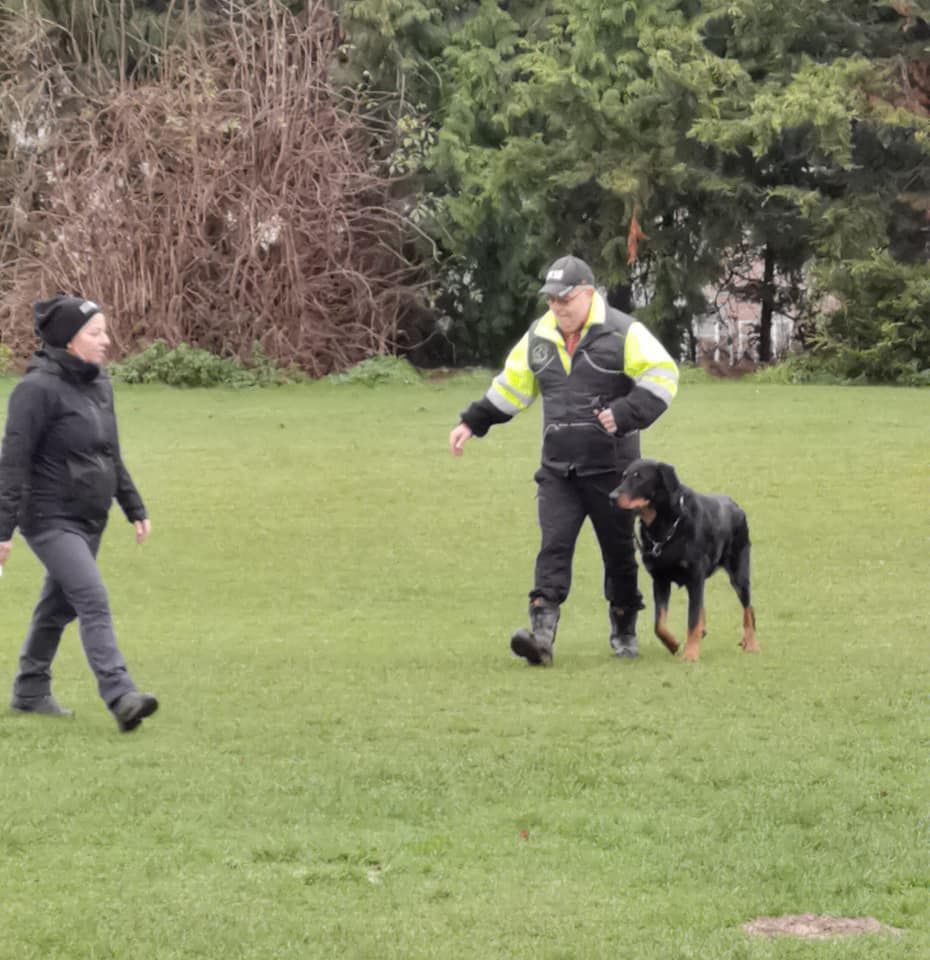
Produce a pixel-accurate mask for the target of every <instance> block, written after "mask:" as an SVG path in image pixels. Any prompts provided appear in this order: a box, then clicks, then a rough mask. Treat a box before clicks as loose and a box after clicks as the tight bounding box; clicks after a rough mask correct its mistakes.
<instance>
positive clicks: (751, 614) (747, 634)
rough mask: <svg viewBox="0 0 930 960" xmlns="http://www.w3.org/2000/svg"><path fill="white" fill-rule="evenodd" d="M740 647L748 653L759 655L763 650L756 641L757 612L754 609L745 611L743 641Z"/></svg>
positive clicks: (750, 608)
mask: <svg viewBox="0 0 930 960" xmlns="http://www.w3.org/2000/svg"><path fill="white" fill-rule="evenodd" d="M739 645H740V646H741V647H742V648H743V650H744V651H745V652H746V653H758V652H759V651H760V650H761V647H760V646H759V641H758V640H757V639H756V612H755V611H754V610H753V609H752V607H746V608H745V609H744V610H743V639H742V640H740V644H739Z"/></svg>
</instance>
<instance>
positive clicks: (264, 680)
mask: <svg viewBox="0 0 930 960" xmlns="http://www.w3.org/2000/svg"><path fill="white" fill-rule="evenodd" d="M11 386H12V384H11V383H10V382H6V383H5V384H4V385H3V386H2V388H0V400H2V402H3V403H4V404H5V399H6V396H7V395H8V393H9V389H10V388H11ZM485 386H486V380H485V377H484V376H481V377H477V376H474V377H472V376H467V375H466V376H461V377H457V378H455V379H453V380H450V381H446V382H443V383H436V384H431V385H426V384H424V385H419V386H391V387H383V388H377V389H369V388H366V387H364V386H347V385H342V386H337V385H333V384H326V383H317V384H312V385H299V386H292V387H285V388H280V389H272V390H266V391H253V392H233V391H225V390H215V391H190V392H182V391H172V390H170V389H167V388H159V387H135V388H128V387H122V388H120V389H119V391H118V405H119V409H120V415H121V430H122V435H123V447H124V453H125V456H126V459H127V462H128V464H129V465H130V468H131V470H132V472H133V474H134V476H135V479H136V481H137V483H138V485H139V487H140V489H141V491H142V493H143V496H144V497H145V498H146V500H147V503H148V505H149V509H150V511H151V515H152V519H153V527H154V529H153V535H152V539H151V541H150V542H149V543H148V544H146V545H145V546H144V547H142V548H139V547H136V546H135V544H134V543H133V540H132V536H131V528H130V527H129V525H128V524H126V523H125V521H124V520H123V518H122V516H121V514H119V512H118V511H114V514H113V516H112V522H111V527H110V530H109V532H108V534H107V538H106V540H105V541H104V549H103V553H102V557H101V562H102V566H103V569H104V574H105V578H106V580H107V583H108V586H109V590H110V595H111V599H112V602H113V606H114V611H115V615H116V620H117V629H118V632H119V636H120V641H121V646H122V647H123V650H124V652H125V654H126V657H127V660H128V661H129V664H130V667H131V669H132V671H133V673H134V675H135V678H136V680H137V681H138V682H139V684H140V685H141V686H142V687H143V688H144V689H152V690H153V691H155V692H156V693H157V694H158V695H159V697H160V699H161V701H162V710H161V711H160V712H159V713H158V714H157V715H156V716H155V717H153V718H152V719H151V720H149V721H146V722H145V724H144V726H143V728H142V730H140V731H139V732H138V733H137V734H133V735H128V736H125V735H119V734H118V733H117V732H116V727H115V725H114V724H113V722H112V720H111V718H110V717H109V715H108V714H107V713H106V712H105V710H104V709H103V707H102V705H101V704H100V703H99V701H98V700H97V699H96V693H95V684H94V682H93V678H92V676H91V674H90V672H89V670H88V668H87V666H86V664H85V662H84V659H83V654H82V652H81V648H80V643H79V640H78V636H77V631H76V629H75V628H74V627H72V628H69V631H68V634H67V635H66V638H65V642H64V644H63V648H62V653H61V655H60V658H59V661H58V663H57V670H56V677H55V690H56V693H57V695H58V696H59V698H60V699H61V700H62V702H64V703H66V704H67V705H69V706H71V707H73V708H74V709H75V710H76V711H77V717H76V719H75V720H73V721H58V720H48V719H43V718H35V717H23V716H15V715H12V714H9V713H6V712H3V711H0V958H2V960H33V958H34V960H39V958H41V960H91V958H93V960H104V958H113V960H125V958H136V957H139V958H143V957H144V958H146V960H182V958H183V960H189V958H209V960H240V958H242V960H244V958H250V960H252V958H254V960H298V958H299V960H304V958H378V960H382V958H405V960H406V958H411V960H413V958H426V957H439V958H443V960H450V958H479V960H491V958H545V960H556V958H584V960H588V958H592V960H593V958H619V960H678V958H695V960H724V958H733V960H738V958H746V960H757V958H759V960H761V958H813V957H817V958H820V957H831V958H834V957H836V958H843V960H852V958H855V960H859V958H876V960H878V958H880V960H886V958H889V960H893V958H926V957H928V956H930V897H928V884H930V867H928V860H930V857H928V851H930V819H928V815H930V799H928V778H927V773H928V742H930V723H928V680H930V656H928V642H927V641H928V627H930V604H928V590H927V583H928V573H930V564H928V545H930V514H928V509H927V507H928V492H930V483H928V481H930V469H928V443H927V441H928V427H930V393H928V392H926V391H923V392H920V391H906V390H896V389H881V388H832V387H781V386H762V385H756V384H753V383H750V382H742V383H708V384H696V385H686V386H684V387H683V388H682V390H681V393H680V395H679V398H678V400H677V401H676V403H675V405H674V407H673V408H672V410H671V411H670V412H669V413H668V414H667V415H666V417H664V418H663V420H662V421H660V422H659V423H658V424H657V425H656V426H655V427H654V428H653V429H652V430H650V431H649V432H648V433H647V434H646V435H645V437H644V452H645V453H646V454H647V455H650V456H655V457H658V458H659V459H665V460H670V461H672V462H674V463H675V464H676V465H677V467H678V471H679V475H680V477H681V478H682V480H683V481H684V482H685V483H687V484H689V485H690V486H692V487H694V488H696V489H698V490H701V491H704V492H711V491H715V492H726V493H729V494H730V495H732V496H733V497H734V498H735V499H737V500H738V501H739V502H740V503H741V504H742V505H743V506H744V507H745V509H746V510H747V512H748V515H749V519H750V528H751V531H752V538H753V551H754V553H753V565H754V567H753V573H754V601H755V607H756V611H757V615H758V624H759V639H760V642H761V644H762V647H763V652H762V653H761V655H758V656H749V655H745V654H743V653H742V652H741V651H740V650H739V648H738V646H737V643H738V641H739V638H740V609H739V604H738V602H737V600H736V597H735V595H734V594H733V593H732V591H731V589H730V586H729V584H728V583H727V581H726V578H725V576H724V575H722V574H721V575H718V576H717V577H715V578H714V580H713V581H711V583H710V585H709V589H708V598H707V615H708V635H707V638H706V640H705V641H704V644H703V646H702V656H701V661H700V662H699V663H698V664H696V665H687V664H684V663H682V662H680V661H679V660H675V659H673V658H671V657H670V656H669V655H668V654H667V653H666V652H665V651H664V649H663V648H662V647H661V645H660V644H659V642H658V641H657V640H656V639H655V638H654V637H653V636H652V633H651V629H650V622H651V607H650V609H649V610H647V611H646V613H645V615H644V617H645V620H644V623H643V627H644V629H643V630H642V631H641V646H642V649H643V654H642V656H641V657H640V659H639V660H638V661H636V662H632V663H630V662H622V661H617V660H615V659H613V658H611V656H610V655H609V650H608V646H607V623H606V605H605V603H604V601H603V599H602V596H601V582H600V581H601V578H600V572H599V558H598V555H597V551H596V547H595V542H594V537H593V535H592V533H591V531H590V529H589V528H586V529H585V530H584V531H583V532H582V538H581V540H580V542H579V551H578V556H577V561H576V577H575V587H574V590H573V593H572V596H571V597H570V599H569V601H568V603H567V604H566V607H565V609H564V613H563V618H562V624H561V627H560V632H559V639H558V643H557V646H556V665H555V667H554V668H553V669H551V670H533V669H531V668H527V667H526V666H525V665H524V664H523V663H522V662H520V661H517V660H515V659H513V658H512V657H511V656H510V654H509V649H508V638H509V635H510V633H511V631H512V630H513V629H514V628H516V627H517V626H520V625H522V624H523V623H524V621H525V615H526V613H525V611H526V594H527V591H528V590H529V588H530V586H531V582H530V578H531V573H532V566H533V558H534V555H535V550H536V546H537V533H536V520H535V503H534V500H533V483H532V474H533V471H534V469H535V466H536V464H537V460H538V441H539V416H538V410H531V411H530V412H528V413H527V414H525V415H524V416H523V417H522V418H520V419H518V420H517V421H515V422H513V423H511V424H509V425H507V426H505V427H499V428H496V429H495V430H494V431H492V432H491V434H490V435H489V436H488V437H487V438H486V439H484V440H481V441H472V442H471V443H469V444H468V445H467V448H466V451H465V456H464V457H463V458H462V459H461V460H458V461H457V460H453V458H452V457H451V456H449V453H448V450H447V447H446V437H447V434H448V431H449V429H450V428H451V426H452V425H453V423H454V422H455V420H456V416H457V413H458V411H459V410H461V409H463V408H464V406H465V405H466V403H467V402H468V401H469V400H470V399H473V398H475V397H477V396H478V395H479V394H480V393H481V392H483V390H484V388H485ZM39 582H40V568H39V567H38V565H37V563H36V562H35V560H34V559H33V557H32V556H31V554H30V553H29V551H28V549H27V548H26V546H25V544H24V543H22V541H20V540H18V541H17V543H16V545H15V548H14V551H13V555H12V557H11V560H10V562H9V564H8V565H7V568H6V570H5V571H4V576H3V578H2V580H0V623H2V624H3V636H4V641H3V645H2V658H0V666H2V671H0V674H2V676H3V677H5V678H6V679H5V680H3V682H4V683H8V682H10V681H11V680H12V676H13V673H14V670H15V664H16V657H17V653H18V650H19V644H20V642H21V639H22V636H23V633H24V631H25V628H26V625H27V622H28V617H29V614H30V612H31V608H32V604H33V602H34V600H35V597H36V594H37V592H38V589H39ZM641 587H642V589H643V591H644V593H646V594H647V596H649V595H650V585H649V583H648V579H647V578H646V577H645V575H643V577H642V582H641ZM685 612H686V597H685V594H684V593H683V592H680V591H676V592H675V593H674V594H673V597H672V606H671V623H672V625H673V627H675V628H676V629H677V630H678V632H679V633H681V632H683V626H684V621H685ZM807 912H810V913H823V914H831V915H835V916H873V917H876V918H877V919H878V920H880V921H882V922H883V923H885V924H889V925H892V926H894V927H897V928H900V929H901V930H902V931H903V933H902V934H901V935H900V936H898V937H884V936H870V937H860V938H855V939H848V940H842V941H799V940H787V939H779V940H772V941H769V940H758V939H753V938H750V937H749V936H748V935H747V934H746V933H744V932H743V930H742V929H741V926H742V924H743V923H744V922H746V921H748V920H751V919H753V918H755V917H757V916H760V915H765V916H770V915H777V914H797V913H807Z"/></svg>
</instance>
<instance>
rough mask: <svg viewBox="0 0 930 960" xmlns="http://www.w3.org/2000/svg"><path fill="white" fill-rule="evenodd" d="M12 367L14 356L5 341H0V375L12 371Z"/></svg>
mask: <svg viewBox="0 0 930 960" xmlns="http://www.w3.org/2000/svg"><path fill="white" fill-rule="evenodd" d="M14 367H15V358H14V356H13V351H12V350H11V349H10V348H9V347H8V346H7V345H6V344H5V343H0V376H6V375H7V374H9V373H12V372H13V369H14Z"/></svg>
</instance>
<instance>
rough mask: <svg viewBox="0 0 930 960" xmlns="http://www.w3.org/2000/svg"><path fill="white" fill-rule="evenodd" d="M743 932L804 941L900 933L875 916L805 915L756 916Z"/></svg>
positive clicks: (744, 925)
mask: <svg viewBox="0 0 930 960" xmlns="http://www.w3.org/2000/svg"><path fill="white" fill-rule="evenodd" d="M743 929H744V930H745V931H746V932H747V933H750V934H752V935H753V936H756V937H801V938H803V939H805V940H826V939H827V938H829V937H858V936H862V935H863V934H866V933H881V934H892V935H893V936H900V934H901V933H902V931H901V930H898V929H896V928H895V927H888V926H885V924H883V923H879V922H878V921H877V920H876V919H875V918H874V917H822V916H818V915H817V914H815V913H802V914H796V915H794V916H785V917H757V918H756V919H755V920H752V921H750V922H749V923H744V924H743Z"/></svg>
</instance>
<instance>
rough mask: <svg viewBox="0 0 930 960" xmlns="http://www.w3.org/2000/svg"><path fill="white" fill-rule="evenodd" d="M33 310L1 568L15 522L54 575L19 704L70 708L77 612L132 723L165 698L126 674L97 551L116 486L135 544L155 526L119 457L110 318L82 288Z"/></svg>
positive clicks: (12, 435) (7, 476)
mask: <svg viewBox="0 0 930 960" xmlns="http://www.w3.org/2000/svg"><path fill="white" fill-rule="evenodd" d="M33 310H34V315H35V325H36V334H37V335H38V336H39V337H40V338H41V340H42V341H43V349H41V350H39V351H37V352H36V354H35V355H34V356H33V358H32V360H31V362H30V363H29V366H28V368H27V370H26V375H25V376H24V377H23V379H22V380H21V381H20V382H19V383H18V384H17V385H16V387H15V389H14V390H13V392H12V394H11V395H10V402H9V412H8V415H7V421H6V432H5V434H4V437H3V448H2V452H0V572H2V567H3V565H4V564H5V563H6V561H7V559H8V558H9V556H10V550H11V549H12V546H13V544H12V539H13V532H14V530H15V529H16V527H17V526H18V527H19V528H20V531H21V532H22V535H23V537H24V538H25V540H26V543H28V544H29V547H30V548H31V549H32V551H33V553H35V555H36V556H37V557H38V558H39V560H40V561H41V562H42V564H43V566H44V567H45V570H46V578H45V584H44V586H43V588H42V593H41V595H40V597H39V602H38V604H37V605H36V608H35V612H34V613H33V617H32V623H31V625H30V627H29V632H28V634H27V635H26V640H25V642H24V644H23V648H22V651H21V653H20V657H19V672H18V673H17V675H16V680H15V683H14V685H13V699H12V702H11V704H10V705H11V707H12V708H13V709H14V710H18V711H22V712H25V713H41V714H47V715H51V716H71V711H70V710H66V709H65V708H63V707H61V706H60V705H59V704H58V702H57V701H56V700H55V698H54V697H53V696H52V692H51V683H52V675H51V665H52V660H53V659H54V658H55V654H56V653H57V651H58V645H59V643H60V641H61V635H62V632H63V631H64V628H65V626H66V625H67V624H68V623H70V622H71V621H72V620H73V619H74V618H75V617H77V619H78V622H79V625H80V632H81V643H82V644H83V646H84V653H85V654H86V656H87V661H88V663H89V664H90V667H91V669H92V670H93V671H94V674H95V675H96V677H97V686H98V689H99V691H100V696H101V697H102V698H103V701H104V703H106V705H107V706H108V707H109V709H110V710H111V711H112V712H113V715H114V717H115V718H116V722H117V725H118V727H119V728H120V730H122V731H124V732H128V731H129V730H134V729H135V728H136V727H138V726H139V724H140V723H141V722H142V720H143V718H144V717H147V716H149V715H150V714H152V713H154V712H155V711H156V710H157V709H158V701H157V700H156V699H155V697H153V696H152V695H151V694H148V693H140V692H139V691H138V690H137V689H136V686H135V684H134V683H133V682H132V679H131V678H130V676H129V672H128V670H127V669H126V662H125V661H124V660H123V655H122V654H121V653H120V651H119V647H118V646H117V644H116V635H115V633H114V632H113V619H112V617H111V615H110V606H109V601H108V600H107V592H106V588H105V587H104V585H103V581H102V580H101V578H100V571H99V569H98V568H97V559H96V558H97V551H98V549H99V548H100V538H101V536H102V535H103V531H104V528H105V527H106V524H107V515H108V513H109V511H110V504H111V503H112V501H113V498H114V497H116V500H117V501H118V503H119V505H120V506H121V507H122V508H123V512H124V513H125V514H126V517H127V519H128V520H129V521H130V522H131V523H132V524H133V525H134V526H135V533H136V542H137V543H142V542H144V541H145V539H146V538H147V537H148V535H149V532H150V530H151V525H150V523H149V520H148V517H147V515H146V511H145V506H144V504H143V503H142V500H141V498H140V497H139V493H138V491H137V490H136V488H135V485H134V484H133V482H132V478H131V477H130V476H129V472H128V471H127V469H126V467H125V466H124V465H123V461H122V458H121V457H120V450H119V438H118V436H117V430H116V413H115V411H114V408H113V387H112V385H111V383H110V379H109V377H108V376H107V374H106V371H105V370H104V369H103V366H102V364H103V362H104V360H105V359H106V352H107V347H108V346H109V344H110V339H109V337H108V336H107V324H106V318H105V317H104V315H103V313H102V312H101V311H100V308H99V307H98V306H97V304H96V303H94V302H93V301H92V300H85V299H83V298H82V297H67V296H56V297H52V299H51V300H41V301H38V302H37V303H35V304H34V307H33Z"/></svg>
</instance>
